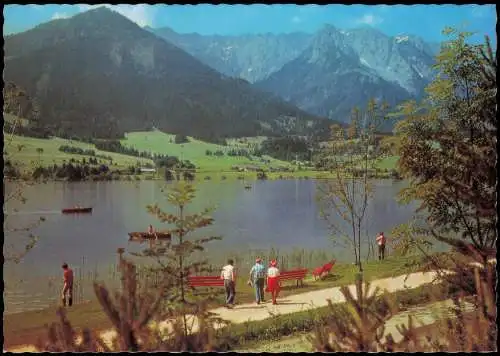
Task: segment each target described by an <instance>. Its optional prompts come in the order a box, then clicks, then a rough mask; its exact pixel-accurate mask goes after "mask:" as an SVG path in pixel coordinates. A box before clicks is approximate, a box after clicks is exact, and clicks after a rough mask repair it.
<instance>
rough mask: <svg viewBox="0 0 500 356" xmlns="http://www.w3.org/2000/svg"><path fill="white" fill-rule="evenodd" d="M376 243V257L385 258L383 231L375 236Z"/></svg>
mask: <svg viewBox="0 0 500 356" xmlns="http://www.w3.org/2000/svg"><path fill="white" fill-rule="evenodd" d="M376 241H377V245H378V259H379V261H380V260H383V259H385V241H386V240H385V236H384V233H383V232H381V233H379V234H378V236H377V239H376Z"/></svg>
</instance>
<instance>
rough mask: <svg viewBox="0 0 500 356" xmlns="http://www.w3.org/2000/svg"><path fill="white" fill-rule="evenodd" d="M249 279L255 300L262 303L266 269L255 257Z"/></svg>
mask: <svg viewBox="0 0 500 356" xmlns="http://www.w3.org/2000/svg"><path fill="white" fill-rule="evenodd" d="M250 281H251V282H252V284H253V287H254V288H255V302H256V303H257V304H260V303H264V284H265V281H266V269H265V267H264V266H263V265H262V260H261V259H260V258H257V259H256V260H255V265H253V267H252V269H251V270H250Z"/></svg>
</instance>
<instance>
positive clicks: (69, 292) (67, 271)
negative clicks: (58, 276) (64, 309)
mask: <svg viewBox="0 0 500 356" xmlns="http://www.w3.org/2000/svg"><path fill="white" fill-rule="evenodd" d="M62 269H63V280H64V286H63V289H62V302H63V305H64V306H66V297H68V299H67V300H68V305H69V306H72V305H73V270H72V269H71V268H69V267H68V264H67V263H63V265H62Z"/></svg>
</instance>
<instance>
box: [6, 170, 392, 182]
mask: <svg viewBox="0 0 500 356" xmlns="http://www.w3.org/2000/svg"><path fill="white" fill-rule="evenodd" d="M266 175H267V178H266V179H259V178H257V172H227V171H220V172H210V173H203V171H202V172H195V178H194V179H193V180H192V181H189V180H183V179H181V180H177V179H174V180H171V181H167V180H165V179H164V178H163V177H161V176H159V175H154V176H152V175H131V174H110V175H108V176H95V177H89V178H88V179H84V180H74V181H73V180H68V179H63V178H50V179H32V178H29V179H28V178H17V179H12V178H9V177H5V178H4V181H5V182H8V183H38V184H45V183H55V182H57V183H86V182H114V181H119V182H142V181H164V182H180V181H187V182H201V181H217V182H224V181H235V180H241V181H245V182H246V181H259V180H262V181H266V180H270V181H277V180H322V179H335V178H336V176H335V174H334V173H330V172H327V171H313V170H304V171H297V172H266ZM369 179H371V180H391V181H394V180H395V181H400V180H401V179H396V178H394V177H391V176H390V174H389V173H384V174H381V175H374V176H372V177H369Z"/></svg>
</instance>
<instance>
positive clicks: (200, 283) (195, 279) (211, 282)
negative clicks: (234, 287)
mask: <svg viewBox="0 0 500 356" xmlns="http://www.w3.org/2000/svg"><path fill="white" fill-rule="evenodd" d="M188 286H190V287H224V280H223V279H221V278H220V276H189V277H188Z"/></svg>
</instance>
